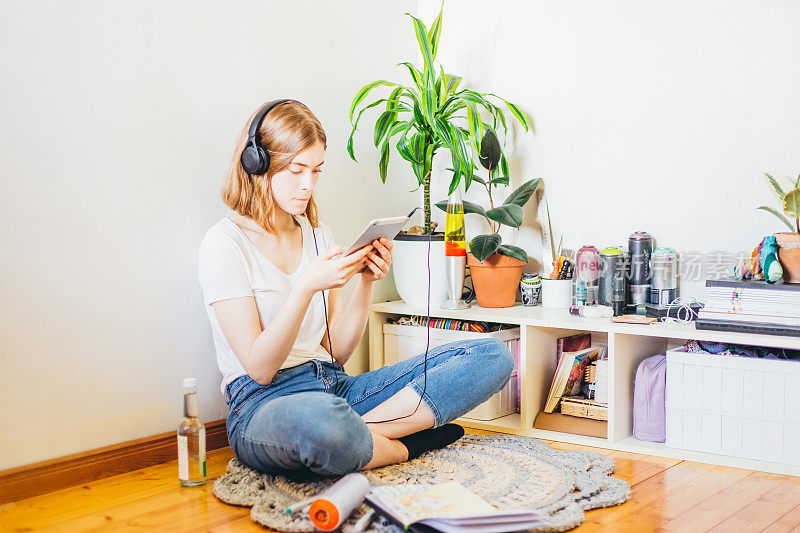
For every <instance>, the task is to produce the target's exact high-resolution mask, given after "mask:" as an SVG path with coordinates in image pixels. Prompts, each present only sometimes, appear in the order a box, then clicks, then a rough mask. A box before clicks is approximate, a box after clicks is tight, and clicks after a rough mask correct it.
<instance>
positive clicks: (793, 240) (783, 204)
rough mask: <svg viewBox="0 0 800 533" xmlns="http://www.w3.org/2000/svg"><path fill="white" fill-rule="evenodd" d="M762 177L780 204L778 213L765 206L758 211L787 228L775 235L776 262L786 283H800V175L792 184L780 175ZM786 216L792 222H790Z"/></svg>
mask: <svg viewBox="0 0 800 533" xmlns="http://www.w3.org/2000/svg"><path fill="white" fill-rule="evenodd" d="M764 177H765V178H766V180H767V185H768V186H769V190H770V191H772V194H774V195H775V197H776V198H777V199H778V201H779V202H780V211H778V210H777V209H774V208H772V207H768V206H766V205H762V206H760V207H759V209H763V210H764V211H769V212H770V213H772V214H773V215H775V216H776V217H778V218H779V219H780V220H781V222H783V223H784V224H786V226H787V227H788V228H789V231H788V232H786V231H784V232H779V233H776V234H775V240H776V241H777V242H778V261H780V263H781V267H783V280H784V281H785V282H787V283H800V175H798V176H797V180H796V181H794V182H792V180H790V179H789V178H787V177H786V176H782V175H781V174H774V173H773V174H768V173H766V172H765V173H764ZM781 211H782V212H781ZM787 216H788V217H791V218H793V219H794V220H793V221H792V220H790V219H789V218H787ZM792 222H794V224H792Z"/></svg>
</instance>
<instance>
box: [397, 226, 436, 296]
mask: <svg viewBox="0 0 800 533" xmlns="http://www.w3.org/2000/svg"><path fill="white" fill-rule="evenodd" d="M400 237H401V239H403V238H408V236H404V235H403V236H400ZM412 237H416V238H417V239H419V240H400V239H395V240H394V241H393V244H394V247H393V249H392V275H393V276H394V284H395V287H397V293H398V294H399V295H400V298H402V299H403V301H405V302H406V303H407V304H412V305H427V303H428V237H427V236H416V235H414V236H412ZM436 237H437V236H436V235H434V239H436ZM438 237H439V238H440V239H441V240H432V241H431V243H430V247H431V251H430V265H431V307H433V306H440V305H441V304H442V303H444V301H445V300H447V271H446V268H445V257H444V240H443V239H442V236H441V235H439V236H438Z"/></svg>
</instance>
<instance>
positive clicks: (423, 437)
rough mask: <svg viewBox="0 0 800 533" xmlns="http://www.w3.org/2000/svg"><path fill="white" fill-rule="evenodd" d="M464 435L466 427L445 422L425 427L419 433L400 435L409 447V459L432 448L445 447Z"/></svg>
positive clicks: (401, 440) (404, 444)
mask: <svg viewBox="0 0 800 533" xmlns="http://www.w3.org/2000/svg"><path fill="white" fill-rule="evenodd" d="M463 436H464V428H462V427H461V426H459V425H458V424H445V425H443V426H439V427H438V428H430V429H423V430H422V431H418V432H417V433H412V434H411V435H406V436H405V437H400V438H399V439H397V440H399V441H400V442H402V443H403V446H405V447H406V448H407V449H408V459H409V461H410V460H411V459H416V458H417V457H419V456H420V455H422V454H423V453H425V452H427V451H430V450H438V449H439V448H444V447H445V446H447V445H448V444H452V443H454V442H455V441H457V440H458V439H460V438H461V437H463Z"/></svg>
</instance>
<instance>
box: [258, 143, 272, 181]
mask: <svg viewBox="0 0 800 533" xmlns="http://www.w3.org/2000/svg"><path fill="white" fill-rule="evenodd" d="M256 149H257V150H258V159H259V167H258V172H257V173H256V174H259V175H260V174H266V173H267V170H268V169H269V152H267V151H266V150H264V147H263V146H256Z"/></svg>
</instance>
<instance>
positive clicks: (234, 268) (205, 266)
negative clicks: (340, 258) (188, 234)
mask: <svg viewBox="0 0 800 533" xmlns="http://www.w3.org/2000/svg"><path fill="white" fill-rule="evenodd" d="M295 220H296V221H297V222H298V223H299V224H300V228H301V230H302V231H301V233H302V236H303V258H302V260H301V262H300V266H299V267H297V270H295V271H294V272H292V273H291V274H286V273H285V272H283V271H282V270H281V269H279V268H278V267H277V266H275V265H274V264H272V262H270V261H269V259H267V258H266V257H265V256H264V254H262V253H261V252H260V251H259V249H258V248H256V246H255V245H254V244H253V243H252V242H251V241H250V239H249V238H248V237H247V236H246V235H245V234H244V232H243V231H242V229H241V228H240V227H239V226H238V225H237V224H236V223H235V222H233V221H232V220H231V219H229V218H228V217H225V218H223V219H222V220H220V221H219V222H217V223H216V224H214V225H213V226H212V227H211V228H209V230H208V231H207V232H206V234H205V236H204V237H203V241H202V242H201V243H200V257H199V263H198V269H197V273H198V279H199V281H200V285H201V286H202V288H203V299H204V301H205V304H206V312H207V313H208V320H209V321H210V322H211V331H212V333H213V336H214V346H215V348H216V352H217V365H218V366H219V369H220V372H222V386H221V390H222V395H223V396H224V395H225V388H226V387H227V385H228V384H229V383H230V382H232V381H233V380H234V379H236V378H238V377H239V376H243V375H245V374H247V372H246V371H245V369H244V367H243V366H242V364H241V362H239V359H238V358H237V357H236V354H235V353H234V351H233V349H232V348H231V346H230V344H229V343H228V341H227V339H226V338H225V335H224V334H223V333H222V329H221V328H220V325H219V321H218V320H217V315H216V312H215V311H214V308H213V307H211V304H213V303H214V302H218V301H220V300H228V299H231V298H241V297H245V296H253V297H255V301H256V306H257V307H258V313H259V316H260V319H261V327H262V329H265V328H266V327H267V326H268V325H269V323H270V322H271V321H272V319H273V318H275V316H277V314H278V313H279V312H280V310H281V308H282V307H283V304H284V302H285V301H286V297H287V296H288V294H289V291H290V289H291V288H292V286H293V285H294V283H295V281H296V280H297V278H298V276H300V274H301V273H302V272H303V271H304V270H305V269H306V268H307V267H308V264H309V263H310V262H311V261H312V260H313V259H314V258H315V257H316V255H317V252H316V250H315V248H314V236H316V241H317V246H318V247H319V253H322V252H324V251H325V250H327V249H328V248H329V247H331V246H333V233H332V232H331V230H330V228H328V226H326V225H325V224H320V227H319V228H317V229H316V230H313V231H314V233H313V235H312V227H311V224H310V223H309V221H308V219H307V218H306V217H305V216H295ZM324 292H325V293H326V294H325V300H326V302H330V300H329V296H328V293H329V291H327V290H326V291H324ZM324 333H325V314H324V308H323V303H322V293H321V292H319V291H318V292H317V293H315V294H314V296H313V298H312V299H311V303H310V304H309V306H308V311H306V314H305V316H304V317H303V322H302V323H301V324H300V330H299V332H298V334H297V340H296V341H295V343H294V346H293V347H292V350H291V351H290V352H289V355H288V357H287V358H286V361H285V362H284V363H283V364H282V365H281V368H289V367H293V366H297V365H299V364H302V363H305V362H306V361H309V360H311V359H321V360H330V358H331V356H330V354H328V352H327V351H326V350H325V348H323V347H322V345H321V344H320V343H321V342H322V337H323V335H324Z"/></svg>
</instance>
